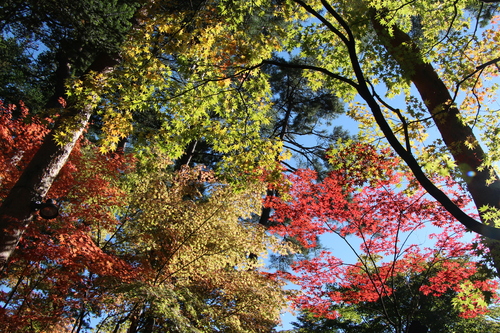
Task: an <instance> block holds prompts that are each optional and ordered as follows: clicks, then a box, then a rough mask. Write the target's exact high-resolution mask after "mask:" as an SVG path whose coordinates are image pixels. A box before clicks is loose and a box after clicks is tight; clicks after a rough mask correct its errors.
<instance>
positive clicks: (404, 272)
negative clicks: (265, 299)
mask: <svg viewBox="0 0 500 333" xmlns="http://www.w3.org/2000/svg"><path fill="white" fill-rule="evenodd" d="M361 156H365V157H368V158H363V157H361ZM369 159H371V160H372V161H373V166H374V168H373V169H372V168H370V166H371V165H372V164H371V163H370V162H369ZM330 162H331V163H332V166H333V167H334V170H333V171H331V172H330V173H329V174H328V176H327V177H326V178H325V179H324V180H323V181H321V182H316V181H315V179H316V175H315V173H314V172H313V171H311V170H298V171H297V172H295V173H294V174H292V175H290V176H289V177H288V179H289V180H290V182H291V184H292V185H291V187H290V192H289V196H290V198H289V200H283V199H282V198H279V197H274V198H270V199H268V205H269V206H270V207H271V208H272V209H274V215H273V216H272V217H271V220H272V221H274V222H275V225H274V226H273V227H271V230H272V231H273V232H274V233H277V234H279V235H280V236H282V237H293V238H295V239H297V240H299V241H300V242H301V244H302V246H305V247H313V246H315V245H316V238H317V237H318V236H320V239H321V238H324V237H325V235H327V234H331V235H335V236H336V237H337V240H338V241H340V242H345V243H346V245H347V246H348V247H349V248H350V249H351V250H352V251H353V253H354V254H355V255H356V258H357V261H356V262H355V263H353V264H351V263H349V262H344V261H343V260H342V259H340V258H339V257H338V256H339V255H340V254H338V255H335V254H334V253H333V252H331V251H329V250H323V251H321V253H320V254H319V256H317V257H315V258H312V259H302V260H297V261H296V262H294V263H293V264H292V265H291V270H292V271H291V272H281V273H279V274H280V275H281V276H283V277H285V278H287V279H289V280H290V281H291V282H293V283H295V284H298V285H299V286H301V288H302V290H303V294H302V295H298V296H297V297H295V298H293V302H294V304H295V306H296V307H297V308H299V309H301V310H303V311H307V312H311V313H313V314H314V315H315V316H319V317H322V318H327V319H332V320H334V319H336V318H337V317H338V316H339V315H340V316H344V317H343V318H340V319H339V321H337V323H351V324H352V325H360V327H361V326H363V325H365V326H366V327H376V326H381V327H383V328H384V329H386V330H391V331H394V332H403V331H404V329H405V327H406V328H408V327H409V326H410V325H411V324H412V323H413V322H415V321H420V322H421V323H422V324H424V325H427V326H428V327H431V329H434V326H433V325H434V324H436V325H438V323H436V321H435V320H433V319H432V318H433V316H434V315H438V314H439V313H441V312H439V311H443V312H442V315H440V316H445V314H447V315H449V316H450V317H448V319H447V320H446V321H439V323H442V324H443V325H444V324H446V323H449V322H452V323H453V322H454V321H455V320H457V319H458V317H462V318H474V317H476V316H478V315H483V314H485V313H487V311H488V310H487V305H488V304H489V303H490V302H491V301H492V300H494V299H495V297H496V296H495V289H496V287H497V283H496V282H495V281H494V280H492V278H491V276H492V275H491V272H490V271H488V270H485V267H484V266H482V265H479V264H478V263H477V262H474V261H471V256H473V255H474V251H473V246H472V244H470V243H468V242H464V241H462V240H461V238H462V237H463V236H464V229H463V227H461V226H460V225H458V224H457V223H456V222H455V221H454V220H453V218H452V217H451V216H450V215H449V214H448V213H447V212H446V211H445V210H444V209H443V208H442V207H440V206H439V205H438V204H437V203H436V202H434V201H432V200H429V199H427V198H426V197H425V192H424V191H422V190H421V189H417V190H415V191H401V190H399V191H398V190H397V187H398V186H399V185H400V184H405V183H406V184H408V183H409V182H410V181H411V177H410V176H409V175H407V174H403V173H401V172H398V171H396V170H395V166H396V165H397V163H399V161H398V160H397V158H394V157H392V156H390V155H389V154H388V153H387V152H381V153H377V151H376V150H375V149H374V148H373V147H371V146H369V145H366V144H361V143H351V144H350V145H346V146H344V147H343V148H341V149H337V150H336V151H335V152H334V154H332V155H330ZM375 163H376V164H375ZM375 166H376V168H375ZM363 171H364V172H363ZM442 182H444V183H445V184H446V185H447V187H448V188H449V190H448V194H449V195H450V196H452V197H453V198H454V200H455V202H456V204H458V205H460V206H461V207H463V206H465V205H466V204H467V202H468V200H467V199H466V198H465V197H464V196H463V195H461V191H458V190H459V189H456V190H453V188H454V185H453V184H452V183H450V181H449V180H446V179H443V180H442ZM426 224H429V225H432V226H435V227H439V228H440V230H439V231H438V232H436V233H431V234H430V235H429V238H430V239H431V240H432V243H433V244H432V245H431V246H428V247H422V246H421V245H419V244H418V243H415V239H414V237H415V236H414V234H415V233H416V232H417V231H419V230H422V231H423V230H424V229H423V228H424V226H425V225H426ZM422 231H419V232H420V233H421V232H422ZM321 235H323V236H321ZM330 238H331V237H330ZM330 238H329V239H330ZM329 242H333V241H329ZM358 243H359V244H360V245H359V250H356V249H355V247H356V246H357V244H358ZM439 304H441V305H439ZM352 316H354V317H352ZM360 316H362V317H360ZM342 325H343V324H339V326H342ZM346 325H347V324H346ZM349 325H350V324H349ZM339 328H340V327H339ZM436 329H441V330H442V329H444V328H438V327H437V326H436Z"/></svg>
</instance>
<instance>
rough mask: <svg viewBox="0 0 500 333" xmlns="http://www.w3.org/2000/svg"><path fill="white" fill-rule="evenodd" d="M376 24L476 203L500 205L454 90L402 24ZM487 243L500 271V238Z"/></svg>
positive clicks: (499, 185)
mask: <svg viewBox="0 0 500 333" xmlns="http://www.w3.org/2000/svg"><path fill="white" fill-rule="evenodd" d="M373 26H374V28H375V31H376V32H377V34H378V37H379V39H380V40H381V42H382V43H383V45H384V46H385V47H386V49H387V50H388V51H389V53H390V54H391V55H392V57H393V58H394V59H395V60H396V61H397V62H398V64H399V65H400V67H401V68H402V69H403V71H404V73H406V74H407V76H408V77H409V78H410V80H411V81H412V83H413V84H414V85H415V87H416V88H417V90H418V92H419V94H420V97H421V99H422V100H423V101H425V104H426V106H427V109H428V111H429V113H430V114H431V116H432V118H433V120H434V123H435V125H436V127H437V128H438V130H439V132H440V134H441V136H442V138H443V141H444V143H445V144H446V146H447V147H448V149H449V151H450V153H451V155H452V156H453V158H454V160H455V162H456V163H457V165H458V167H459V168H460V170H461V171H462V178H463V179H464V180H465V181H466V183H467V189H468V191H469V192H470V194H471V196H472V198H473V200H474V203H475V205H476V207H477V208H480V207H484V206H490V207H495V208H497V209H500V179H499V178H498V175H495V178H494V179H493V183H491V184H488V182H487V180H488V179H490V178H491V176H490V170H488V169H487V168H484V169H483V170H480V166H481V163H482V161H483V160H485V152H484V151H483V149H482V148H481V146H480V145H479V144H476V145H475V146H474V148H472V149H471V148H469V147H467V146H466V145H465V143H466V142H467V141H469V142H478V141H477V139H476V137H475V135H474V133H473V131H472V129H471V128H470V127H469V126H468V125H466V124H464V123H463V122H462V120H461V119H460V111H459V110H458V109H457V108H456V107H455V106H454V105H453V104H451V102H452V97H451V94H450V92H449V91H448V89H447V88H446V85H445V84H444V82H443V81H442V80H441V79H440V78H439V76H438V74H437V72H436V71H435V69H434V68H433V67H432V65H431V64H429V63H426V62H424V60H423V59H422V56H421V53H420V50H419V49H418V47H417V46H415V44H413V43H412V40H411V38H410V37H409V36H408V35H407V34H406V33H404V32H403V31H401V30H400V29H399V28H398V27H395V26H394V27H392V29H393V34H392V35H390V34H389V33H388V31H387V28H386V27H384V26H383V25H382V24H380V22H379V21H378V20H377V19H374V20H373ZM470 171H472V172H473V173H472V174H473V175H474V176H472V177H471V176H470V175H471V174H470V173H468V172H470ZM482 222H483V223H485V224H489V225H491V226H493V227H494V225H492V223H491V222H490V221H487V220H484V219H482ZM486 244H487V246H488V247H489V249H490V251H491V255H492V258H493V260H494V262H495V266H496V267H497V271H499V272H500V270H499V268H500V242H499V241H495V240H491V239H486Z"/></svg>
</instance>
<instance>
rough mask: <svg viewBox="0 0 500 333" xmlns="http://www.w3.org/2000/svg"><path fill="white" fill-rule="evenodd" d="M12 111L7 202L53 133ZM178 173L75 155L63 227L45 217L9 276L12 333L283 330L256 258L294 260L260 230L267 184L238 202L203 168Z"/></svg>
mask: <svg viewBox="0 0 500 333" xmlns="http://www.w3.org/2000/svg"><path fill="white" fill-rule="evenodd" d="M2 111H3V112H2V116H3V118H2V119H3V120H4V121H3V122H2V124H1V125H0V126H1V127H0V128H1V131H0V133H2V140H3V141H4V142H6V143H8V144H6V145H2V147H3V148H2V151H1V155H0V156H1V160H0V161H2V163H3V165H4V167H3V168H2V170H5V171H6V172H5V174H2V177H3V178H2V190H3V192H2V193H3V195H5V191H4V189H5V188H8V187H9V186H11V184H12V182H13V181H14V180H15V176H16V172H17V173H19V172H20V170H22V169H23V168H24V164H25V163H27V162H28V161H29V160H30V154H32V153H33V151H36V149H37V148H38V146H39V145H40V143H41V137H42V136H43V134H44V133H46V132H47V128H46V124H47V123H45V124H43V123H42V122H41V121H39V120H37V118H33V119H32V122H31V123H30V122H27V121H26V119H25V118H22V117H19V118H15V117H12V107H4V108H3V110H2ZM22 112H23V113H24V114H25V113H26V112H27V110H26V109H23V110H22ZM19 154H22V155H21V156H19ZM164 161H165V160H164ZM168 164H169V162H161V160H160V159H156V160H154V161H152V160H144V159H141V160H136V159H134V158H133V156H132V155H130V154H123V152H117V153H109V154H105V155H103V154H100V153H99V152H98V148H97V147H96V146H94V145H92V144H91V143H90V142H88V141H83V142H80V143H79V144H78V145H77V147H76V148H75V149H74V150H73V152H72V155H71V157H70V160H69V162H68V163H67V164H66V166H65V167H64V168H63V170H62V172H61V173H60V175H59V177H58V179H57V181H56V182H55V183H54V186H53V187H52V188H51V191H50V193H49V197H51V198H56V199H57V200H58V202H59V207H60V210H61V214H60V216H59V217H58V218H56V219H54V220H49V221H42V220H41V219H40V218H39V217H37V218H36V220H35V223H33V224H31V225H30V227H29V228H28V230H27V231H26V232H25V234H24V237H23V239H22V241H21V243H20V244H19V248H18V251H17V252H16V254H15V255H14V257H13V258H12V260H11V262H10V264H9V266H8V267H7V268H6V270H5V271H4V272H3V279H2V282H1V283H2V292H1V294H0V295H1V301H2V303H3V304H2V305H3V311H2V312H1V313H0V315H1V316H2V321H3V322H5V323H8V326H6V329H8V330H10V331H16V332H23V331H26V332H28V331H33V330H34V331H50V330H60V331H66V330H67V331H69V330H74V331H80V330H82V329H87V328H90V327H91V326H89V325H91V323H90V322H89V321H88V319H89V318H90V316H94V317H97V318H98V319H99V320H97V321H96V320H94V322H93V323H92V326H94V327H95V326H96V325H97V326H98V327H99V329H100V330H101V331H103V330H104V331H107V330H109V331H114V330H115V328H116V327H121V329H122V330H125V329H127V328H128V329H139V330H146V329H152V330H154V331H164V330H165V329H168V330H169V331H178V332H187V331H192V332H202V331H203V332H207V331H216V330H223V331H227V332H267V331H269V330H270V329H271V328H272V327H274V326H275V325H276V323H277V321H278V320H279V314H280V311H281V309H283V308H284V307H285V302H286V299H285V293H284V291H283V290H282V289H281V287H282V286H281V283H279V282H278V281H276V280H274V279H272V277H271V276H269V275H266V274H264V273H262V272H261V271H260V270H259V267H260V266H262V262H261V261H260V260H258V259H257V258H258V257H259V256H264V255H266V254H267V251H268V250H269V249H274V250H276V251H284V249H283V250H280V249H281V245H280V244H279V243H278V241H277V240H276V239H275V238H274V237H271V236H268V235H266V233H265V230H264V228H263V227H262V226H260V225H257V224H255V223H254V222H251V220H250V217H251V214H255V213H257V212H258V211H259V209H260V200H261V195H262V192H263V187H262V186H263V184H262V183H260V184H259V183H256V182H253V183H251V184H249V185H248V186H247V188H246V190H245V191H241V192H237V193H235V192H234V189H233V188H231V187H230V186H229V185H226V184H223V183H221V182H220V181H218V180H217V179H216V178H215V176H214V174H213V172H211V171H206V170H204V169H203V168H202V167H198V168H196V169H192V170H191V169H188V168H183V169H182V170H180V171H178V172H172V171H168V168H166V167H167V166H168ZM14 171H16V172H14ZM11 176H12V177H13V178H9V177H11Z"/></svg>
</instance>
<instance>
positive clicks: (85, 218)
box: [0, 102, 140, 332]
mask: <svg viewBox="0 0 500 333" xmlns="http://www.w3.org/2000/svg"><path fill="white" fill-rule="evenodd" d="M0 103H1V102H0ZM49 123H50V121H49V120H43V121H42V120H40V119H38V118H36V117H31V118H30V117H29V115H28V110H27V109H26V108H24V107H21V109H20V110H15V109H14V107H12V106H4V105H3V104H0V184H1V187H0V198H3V197H4V196H5V195H6V194H7V192H8V191H9V189H10V188H11V187H12V186H13V184H14V183H15V181H16V180H17V178H18V177H19V175H20V173H21V172H22V170H23V169H24V167H25V166H26V164H27V163H28V162H29V161H30V160H31V158H32V156H33V155H34V153H35V152H36V150H37V149H38V148H39V147H40V145H41V143H42V140H43V138H44V136H45V135H46V134H47V133H48V132H49V129H48V128H47V125H48V124H49ZM131 164H132V163H131V161H130V160H129V157H127V156H126V155H123V154H108V155H102V154H99V153H98V151H97V148H96V147H93V146H92V145H91V144H90V143H88V142H85V141H80V142H79V143H77V145H76V147H75V148H74V149H73V151H72V154H71V156H70V158H69V161H68V162H67V163H66V165H65V166H64V168H63V169H62V170H61V172H60V174H59V176H58V179H57V180H56V181H55V182H54V184H53V186H52V187H51V190H50V192H49V194H48V198H55V199H56V200H57V202H58V204H59V205H60V216H59V217H57V218H56V219H52V220H42V219H41V218H40V217H38V216H36V215H35V218H34V221H33V223H31V224H30V226H29V227H28V229H27V230H26V232H25V233H24V235H23V238H22V239H21V242H20V243H19V246H18V250H17V251H16V252H15V255H14V256H13V257H12V260H11V262H10V263H9V267H8V268H7V270H6V272H4V274H5V275H6V278H5V279H4V280H3V282H2V284H3V285H2V292H0V302H1V303H2V307H3V310H2V311H0V321H1V322H3V323H9V324H8V327H5V329H6V330H9V331H12V332H14V331H17V329H19V328H25V327H29V326H30V325H31V324H30V323H33V322H37V323H39V325H42V326H41V327H44V326H43V325H48V326H47V327H53V325H54V323H60V324H61V325H63V326H64V319H63V318H66V317H68V314H67V313H65V312H67V311H73V310H74V309H79V308H81V307H85V306H93V307H96V308H97V307H100V306H102V303H103V302H102V299H103V298H104V297H105V296H106V288H112V286H113V283H112V281H116V282H119V281H122V282H123V281H130V280H131V279H135V278H137V275H138V274H139V273H140V272H139V271H138V270H137V269H136V268H133V267H132V266H131V265H130V264H128V263H127V262H126V260H124V259H123V258H120V257H119V256H118V255H116V254H113V253H111V252H108V251H106V250H107V249H105V248H102V246H103V245H104V244H105V239H100V238H103V237H104V235H106V234H107V233H111V232H113V231H114V230H116V228H119V225H118V223H119V222H118V220H117V219H116V216H115V215H114V213H113V210H112V207H117V206H120V205H121V200H122V198H123V196H124V195H125V194H124V193H123V191H121V190H120V189H119V187H118V186H117V185H118V183H119V178H120V177H121V175H122V174H123V173H124V172H126V171H127V170H128V169H129V168H130V167H129V165H131ZM101 235H102V236H101ZM96 281H97V282H96ZM103 281H108V282H109V285H106V283H104V282H103ZM6 290H9V291H8V292H6ZM71 309H73V310H71ZM2 318H3V319H2ZM37 325H38V324H37ZM37 331H38V329H37Z"/></svg>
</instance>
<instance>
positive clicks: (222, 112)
mask: <svg viewBox="0 0 500 333" xmlns="http://www.w3.org/2000/svg"><path fill="white" fill-rule="evenodd" d="M30 4H31V3H30ZM37 5H38V4H37ZM82 5H83V6H84V9H87V7H86V5H87V4H86V3H85V4H82ZM88 5H89V6H90V7H89V8H90V14H92V15H91V16H90V18H89V20H90V19H94V18H96V17H98V18H99V19H102V17H103V16H106V13H107V12H106V10H112V11H113V10H117V8H114V7H109V6H107V5H106V6H104V5H103V6H104V7H103V8H104V10H101V9H103V8H101V4H100V2H93V1H91V2H89V4H88ZM141 5H142V7H140V8H139V9H135V7H134V6H132V7H130V6H126V4H125V5H124V6H125V7H127V8H128V9H130V8H133V9H134V10H135V14H134V16H133V18H132V17H130V15H129V14H131V13H132V11H130V10H127V11H125V14H124V16H121V15H119V19H118V22H119V23H120V24H121V23H123V18H124V17H125V18H126V19H129V20H131V21H133V22H134V25H132V26H131V25H120V24H118V26H119V28H120V29H122V28H123V29H125V30H127V29H128V31H129V35H127V36H126V38H122V37H121V35H120V37H119V38H118V39H116V38H115V37H116V36H115V34H114V33H115V29H114V28H115V26H113V25H112V26H111V27H109V31H107V30H106V29H104V30H103V31H102V34H99V36H94V35H93V34H92V31H90V30H91V29H90V28H89V26H88V25H87V24H85V22H86V20H87V19H84V20H83V21H84V22H83V23H84V24H83V27H81V26H80V25H79V22H80V21H78V20H77V21H76V22H73V21H72V20H70V22H69V23H68V22H66V21H65V20H64V19H65V18H66V17H65V16H64V15H63V16H61V15H60V14H61V13H60V12H57V11H56V14H57V15H52V14H53V13H52V12H51V10H52V9H51V8H49V6H47V7H45V6H42V7H40V8H38V9H36V8H33V7H31V6H28V4H27V5H26V6H27V7H25V5H24V3H23V4H21V3H18V2H12V5H10V3H9V6H8V9H9V10H8V11H6V12H9V13H10V12H12V15H14V16H13V17H20V18H22V20H20V21H19V22H15V23H16V24H14V23H12V25H13V26H14V28H15V29H14V28H13V29H14V30H13V31H17V30H19V31H21V32H25V31H28V32H31V33H36V34H35V36H38V35H37V34H39V33H42V36H41V37H40V41H41V42H43V43H47V45H48V46H49V47H51V46H54V45H56V46H54V48H56V50H55V51H58V52H59V53H57V52H55V51H54V52H55V54H56V55H57V57H56V60H57V62H56V63H57V66H58V67H57V70H56V71H55V77H54V79H53V85H54V87H55V88H54V95H53V98H51V100H50V101H49V102H50V103H49V105H50V106H54V105H55V104H54V103H53V102H54V101H58V102H59V101H63V102H62V104H61V105H59V107H60V109H59V111H60V112H61V114H62V116H61V117H60V118H58V120H57V123H56V124H55V125H54V129H53V130H52V131H51V132H50V133H49V134H48V135H47V136H46V137H45V143H44V144H43V145H42V146H41V147H40V149H39V151H38V153H37V154H36V155H35V156H34V157H33V159H32V161H31V163H30V164H29V165H28V166H27V167H26V168H25V170H24V172H23V174H22V175H21V176H20V178H19V180H18V182H17V183H16V184H15V185H14V186H13V188H12V190H11V192H10V194H9V195H8V196H6V197H5V199H4V201H3V204H2V206H1V207H0V216H1V221H0V225H1V229H2V234H1V235H0V248H1V251H0V253H1V254H0V262H1V263H2V265H3V266H5V263H6V262H7V260H8V258H9V257H10V255H11V254H12V252H13V250H14V248H15V246H16V244H17V243H18V241H19V239H20V237H21V236H22V233H23V231H24V230H25V228H26V227H27V225H29V223H30V221H31V219H32V212H31V209H30V203H31V202H32V201H35V200H40V199H43V198H44V197H45V196H46V193H47V191H48V189H49V188H50V186H51V184H52V182H53V181H54V179H55V177H56V176H57V174H58V172H59V170H60V169H61V168H62V166H63V165H64V163H65V162H66V160H67V158H68V156H69V154H70V152H71V150H72V149H73V147H74V145H75V143H76V141H77V139H78V138H79V137H80V135H81V133H82V132H83V130H84V129H85V128H86V126H87V123H88V120H89V118H90V116H91V115H92V114H93V113H95V112H97V114H98V115H99V117H100V119H99V120H100V122H101V123H102V128H100V132H99V139H100V142H102V148H101V149H102V151H103V152H106V151H109V150H113V149H115V148H116V146H117V143H118V142H120V140H123V139H124V138H126V137H127V136H129V135H132V134H133V135H134V136H135V138H142V139H143V141H140V142H139V143H141V144H142V147H143V149H144V150H148V149H150V148H151V147H152V146H157V147H158V146H159V147H160V149H163V150H164V151H167V152H168V154H169V157H170V158H172V159H176V158H179V157H180V156H181V155H182V154H183V152H184V149H185V148H186V146H187V145H188V144H189V143H190V142H192V141H194V140H198V139H202V138H203V139H204V140H206V141H207V142H208V144H209V145H210V147H211V149H213V150H214V151H215V152H216V153H221V154H223V155H224V159H223V162H222V163H221V166H220V168H219V169H220V170H221V171H220V173H221V174H222V173H223V174H225V175H226V177H227V179H228V180H230V181H232V182H240V181H241V182H242V183H244V178H245V177H247V174H251V173H252V172H254V171H257V172H259V171H258V170H262V169H266V168H272V167H275V165H276V163H275V159H274V156H276V154H277V153H278V151H279V149H280V144H279V143H278V142H276V141H272V140H267V139H263V138H261V137H260V136H259V133H260V128H261V126H262V124H263V123H266V122H267V119H266V115H267V112H268V107H266V104H265V101H266V100H267V99H268V95H267V92H266V91H265V90H262V89H260V87H261V86H262V85H263V84H264V86H265V82H264V81H263V78H262V76H261V75H260V74H259V70H258V69H257V68H254V70H253V71H250V70H248V69H246V68H241V69H240V68H238V64H239V63H238V61H240V62H244V63H245V64H248V63H252V61H254V57H255V56H256V55H257V54H266V53H270V51H271V49H272V48H273V46H272V45H270V44H269V43H268V42H269V41H271V42H272V41H273V40H276V38H277V37H275V36H276V35H275V34H273V35H272V36H273V38H268V39H266V40H265V41H264V40H262V41H261V43H260V44H259V45H257V44H256V43H255V39H254V38H253V37H254V36H251V35H248V34H241V33H238V31H241V30H242V29H239V26H241V24H243V22H241V21H239V20H238V18H235V17H234V16H231V15H229V14H232V13H233V12H232V11H230V12H229V14H228V12H227V11H225V8H224V7H223V6H222V7H212V6H208V5H207V4H205V3H202V2H193V3H192V4H191V5H190V6H185V5H183V4H181V3H177V2H169V3H168V4H164V3H162V2H154V3H149V2H146V3H144V4H141ZM75 6H76V8H75V7H74V6H69V7H68V8H69V9H73V10H78V8H79V7H78V6H79V5H75ZM92 6H96V7H97V9H99V10H101V11H98V12H97V14H96V13H95V12H93V8H94V7H92ZM58 8H59V7H58ZM68 8H66V7H61V8H59V9H61V10H63V12H64V10H67V9H68ZM37 10H40V11H42V12H41V13H38V12H37ZM45 10H48V11H47V12H45ZM254 10H255V8H254ZM18 12H19V13H20V14H18ZM25 13H27V14H25ZM30 13H37V15H36V16H35V18H36V20H35V21H34V22H31V21H30V17H31V16H30ZM152 13H154V14H152ZM38 14H39V15H38ZM63 14H64V13H63ZM90 14H89V15H90ZM111 14H113V12H112V13H111ZM120 14H121V13H120ZM127 15H129V16H127ZM239 15H241V16H244V15H248V12H246V13H245V14H244V15H243V14H242V13H240V14H239ZM111 16H113V15H111ZM6 17H8V18H10V16H6ZM75 17H79V16H78V15H75ZM222 18H224V19H227V20H228V22H229V23H228V24H224V23H222V22H223V21H224V20H222V21H221V19H222ZM44 19H47V20H48V21H50V22H48V23H47V24H48V26H49V28H53V29H52V30H51V29H49V33H48V34H47V35H44V34H43V33H44V32H45V30H44V29H41V30H40V31H39V30H38V28H39V27H40V25H41V26H43V24H44V23H45V22H44V21H43V20H44ZM26 20H28V21H27V22H26ZM125 21H126V20H125ZM49 23H50V24H49ZM9 24H11V23H9ZM52 25H54V26H52ZM7 27H9V25H7ZM127 27H128V28H127ZM16 29H17V30H16ZM60 29H62V31H60ZM89 29H90V30H89ZM120 31H122V30H120ZM234 32H236V33H235V34H234V37H231V36H232V35H233V33H234ZM88 33H90V34H91V35H92V36H93V37H95V38H97V39H94V38H93V37H92V36H90V37H88V40H87V37H85V36H87V34H88ZM106 33H108V34H110V35H111V36H110V37H109V38H110V40H109V45H108V44H107V41H108V39H106V38H104V39H101V37H102V36H104V35H106ZM67 36H76V37H75V38H74V39H72V38H69V39H67ZM77 37H78V38H77ZM80 37H81V39H82V40H84V41H86V42H88V43H90V44H91V45H93V46H95V47H94V48H91V51H92V52H91V55H90V56H88V55H87V53H86V52H84V53H82V54H81V56H82V58H78V56H79V55H80V53H78V52H77V54H76V55H75V57H77V58H76V59H72V57H71V56H70V55H66V54H65V52H70V51H69V50H68V49H71V48H70V47H69V46H71V45H73V44H71V43H76V44H78V41H79V40H80V39H79V38H80ZM228 37H229V39H228ZM113 38H115V39H113ZM250 40H251V41H252V43H253V44H252V47H253V48H252V52H255V54H254V57H252V56H250V54H247V51H250V45H251V44H250ZM115 42H116V43H115ZM121 42H122V44H121V45H120V43H121ZM67 43H70V44H71V45H70V44H67ZM94 44H95V45H94ZM83 45H87V44H82V45H80V46H82V47H83ZM101 46H102V48H101ZM257 46H258V47H257ZM73 49H74V48H73ZM242 49H243V50H246V51H245V54H246V58H245V59H244V60H242V59H243V58H241V59H240V58H239V57H240V55H239V52H243V51H241V50H242ZM93 50H96V52H93ZM97 51H100V52H99V53H97ZM226 51H227V52H226ZM202 59H203V60H202ZM238 59H240V60H238ZM203 61H206V63H204V62H203ZM73 64H76V66H73V67H76V68H77V69H75V71H74V72H72V68H73V67H72V66H70V65H73ZM89 64H90V65H89ZM229 64H232V65H234V67H229ZM196 66H200V68H202V69H203V70H201V69H196ZM71 75H73V76H72V77H71V78H70V76H71ZM243 83H245V86H244V87H243ZM68 86H70V88H68ZM228 96H231V97H232V98H228ZM61 97H62V98H63V100H61V99H60V98H61ZM56 104H57V103H56ZM61 106H62V108H61ZM140 112H151V113H153V114H154V116H155V117H156V120H158V121H159V122H158V124H157V126H159V128H160V130H159V131H157V132H156V133H154V134H153V135H147V134H150V133H145V134H146V135H143V136H141V135H138V134H137V132H135V133H134V131H139V133H140V129H141V126H140V124H137V123H135V122H134V114H136V113H140ZM136 119H137V118H136ZM134 124H135V125H138V126H136V127H135V128H134V126H133V125H134ZM241 129H243V130H241ZM173 133H175V134H174V135H173ZM241 170H242V171H244V173H243V174H242V173H241V172H240V171H241Z"/></svg>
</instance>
